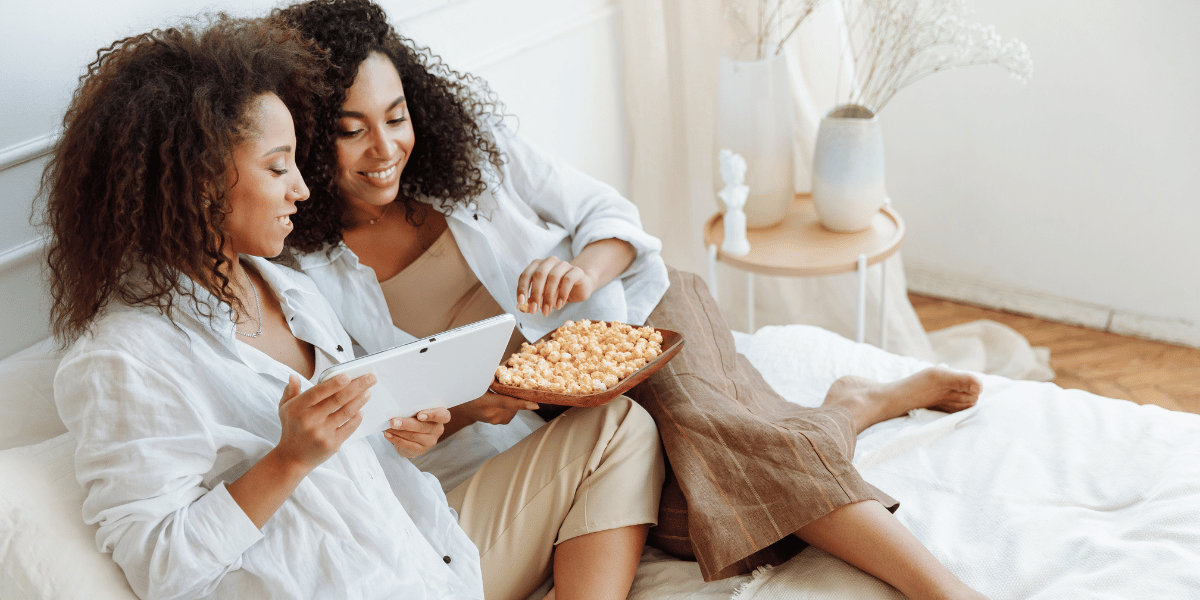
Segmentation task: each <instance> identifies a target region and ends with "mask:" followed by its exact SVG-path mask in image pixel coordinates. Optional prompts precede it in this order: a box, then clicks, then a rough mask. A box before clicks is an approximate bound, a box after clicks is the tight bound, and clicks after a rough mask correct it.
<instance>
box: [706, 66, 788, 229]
mask: <svg viewBox="0 0 1200 600" xmlns="http://www.w3.org/2000/svg"><path fill="white" fill-rule="evenodd" d="M786 60H787V58H786V56H784V55H782V54H779V55H775V56H770V57H768V58H765V59H762V60H738V59H737V58H735V57H733V56H730V55H728V54H726V55H722V56H721V59H720V64H719V69H718V73H717V107H716V108H717V116H716V132H715V134H716V139H715V140H714V141H715V142H716V147H717V148H718V149H720V148H728V149H729V150H732V151H733V152H735V153H737V154H740V155H742V157H743V158H745V159H746V167H747V169H746V180H745V183H746V185H747V186H749V187H750V195H749V197H748V198H747V199H746V206H745V207H744V208H743V209H742V210H743V211H744V212H745V213H746V226H747V227H752V228H757V227H770V226H772V225H776V224H778V223H779V222H781V221H783V216H784V215H785V214H786V213H787V210H788V208H789V207H790V206H791V205H792V202H793V201H794V200H795V191H796V188H795V185H796V184H795V175H794V169H795V165H794V162H793V161H794V160H795V159H794V158H793V150H792V143H793V142H792V89H791V85H792V83H791V79H790V78H789V75H788V69H787V62H786ZM713 158H714V166H716V161H715V158H716V157H715V156H714V157H713ZM719 172H720V170H719V169H714V173H716V176H715V177H714V183H715V189H718V190H719V189H721V187H722V186H723V185H724V183H723V182H722V181H721V177H720V174H719ZM717 203H718V205H719V206H720V209H721V211H722V212H724V211H725V205H724V203H723V202H721V201H720V199H718V200H717Z"/></svg>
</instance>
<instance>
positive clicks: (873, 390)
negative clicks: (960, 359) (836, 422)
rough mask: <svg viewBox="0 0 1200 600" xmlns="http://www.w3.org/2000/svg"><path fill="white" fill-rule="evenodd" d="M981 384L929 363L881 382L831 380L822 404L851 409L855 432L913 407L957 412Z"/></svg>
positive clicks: (967, 404)
mask: <svg viewBox="0 0 1200 600" xmlns="http://www.w3.org/2000/svg"><path fill="white" fill-rule="evenodd" d="M981 391H983V384H982V383H980V381H979V379H978V378H977V377H975V376H974V375H970V374H968V373H960V372H958V371H952V370H950V369H947V368H945V367H930V368H928V369H925V370H924V371H920V372H919V373H915V374H913V375H909V376H908V377H905V378H904V379H900V380H897V381H891V382H888V383H880V382H878V381H872V380H870V379H867V378H865V377H859V376H857V375H847V376H845V377H842V378H840V379H838V380H837V381H835V382H833V385H831V386H829V392H828V393H827V394H826V395H825V402H824V403H823V404H822V406H837V407H842V408H845V409H847V410H849V411H850V415H851V416H852V417H853V418H854V427H855V430H856V431H857V432H858V433H862V431H863V430H864V429H866V428H868V427H870V426H872V425H874V424H876V423H880V422H882V421H886V420H888V419H894V418H896V417H899V416H900V415H903V414H905V413H907V412H908V411H910V410H912V409H914V408H928V409H932V410H940V411H943V412H951V413H952V412H958V411H960V410H963V409H965V408H971V407H972V406H975V402H976V401H977V400H979V393H980V392H981Z"/></svg>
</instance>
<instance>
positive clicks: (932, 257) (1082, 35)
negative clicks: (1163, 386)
mask: <svg viewBox="0 0 1200 600" xmlns="http://www.w3.org/2000/svg"><path fill="white" fill-rule="evenodd" d="M973 6H974V7H975V8H976V9H977V14H976V15H975V17H976V18H977V19H978V20H979V21H981V22H983V23H985V24H986V23H994V24H995V25H996V29H997V31H998V32H999V33H1000V34H1001V35H1004V36H1006V37H1008V36H1015V37H1018V38H1020V39H1021V40H1022V41H1024V42H1026V43H1027V44H1028V45H1029V48H1030V50H1031V52H1032V54H1033V60H1034V70H1035V74H1034V77H1033V80H1032V82H1031V83H1030V84H1028V85H1026V86H1021V85H1019V84H1017V83H1015V82H1013V81H1012V80H1010V79H1008V78H1007V77H1006V76H1005V75H1004V74H1003V72H1002V71H1000V69H998V68H994V67H974V68H971V69H966V70H961V71H957V72H950V73H940V74H936V75H934V76H932V77H929V78H926V79H924V80H922V81H921V82H918V83H917V84H915V85H913V86H912V87H910V88H907V89H905V90H903V91H901V92H900V93H899V94H898V95H897V96H896V97H895V99H894V100H893V101H892V103H891V104H889V105H887V106H886V107H885V108H884V110H883V111H882V113H881V118H882V119H883V127H884V139H885V140H886V141H885V143H886V151H887V169H888V173H887V177H888V188H889V192H890V194H891V196H892V198H893V200H894V202H895V203H896V206H897V207H898V208H899V210H900V211H901V212H902V214H903V215H904V218H905V219H906V221H907V224H908V237H907V239H906V240H905V242H904V254H905V260H906V262H907V265H908V270H909V284H910V288H913V289H917V290H921V291H927V292H932V293H936V294H939V295H944V296H948V297H957V298H961V299H966V300H972V301H975V302H979V303H982V304H986V305H991V306H997V307H1001V308H1011V309H1017V310H1021V311H1026V312H1031V313H1034V314H1042V315H1045V316H1050V317H1053V318H1058V319H1063V320H1068V321H1074V322H1078V323H1083V324H1086V325H1090V326H1093V327H1098V328H1101V329H1103V328H1105V327H1110V328H1111V329H1112V330H1114V331H1118V332H1123V333H1132V334H1137V335H1143V336H1148V337H1155V338H1158V339H1165V340H1173V341H1176V342H1181V343H1185V344H1189V345H1194V346H1200V235H1198V233H1197V229H1198V224H1200V110H1197V108H1196V103H1197V99H1200V77H1197V75H1198V74H1200V29H1198V28H1200V25H1198V23H1200V3H1198V2H1195V1H1194V0H1147V1H1145V2H1122V1H1117V0H1060V1H1058V2H1052V3H1046V2H1039V1H1036V0H974V2H973Z"/></svg>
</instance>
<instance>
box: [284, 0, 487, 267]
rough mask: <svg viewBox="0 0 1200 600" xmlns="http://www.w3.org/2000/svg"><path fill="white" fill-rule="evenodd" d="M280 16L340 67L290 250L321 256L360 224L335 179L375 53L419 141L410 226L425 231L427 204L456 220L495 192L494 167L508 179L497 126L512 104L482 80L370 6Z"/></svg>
mask: <svg viewBox="0 0 1200 600" xmlns="http://www.w3.org/2000/svg"><path fill="white" fill-rule="evenodd" d="M271 18H272V19H273V20H278V21H281V22H283V23H285V24H286V25H288V26H291V27H296V28H297V29H299V30H301V31H302V32H304V34H305V35H307V36H309V37H310V38H311V39H313V40H314V41H315V42H316V44H317V46H319V47H320V48H321V49H322V50H324V51H325V52H326V53H327V55H328V57H329V60H330V62H331V63H332V65H333V66H332V67H331V68H330V69H329V71H328V72H327V73H326V82H327V83H329V84H330V85H331V86H332V88H333V93H332V94H330V95H329V96H327V97H326V98H325V99H324V102H323V103H322V104H321V106H320V107H319V109H318V115H317V124H316V129H315V130H314V131H313V132H312V138H313V149H312V152H310V153H309V156H308V159H307V161H306V162H305V163H303V164H301V165H300V170H301V172H302V173H304V178H305V181H306V182H307V183H308V187H309V190H310V192H311V194H312V195H311V196H310V198H309V200H308V201H307V202H305V203H303V204H302V205H300V206H299V207H298V210H299V212H298V213H297V214H295V215H293V216H292V222H293V223H295V225H296V228H295V230H293V231H292V234H291V235H290V236H288V238H287V242H286V243H287V244H288V245H289V246H290V247H292V248H295V249H297V250H300V251H303V252H313V251H316V250H318V249H321V248H322V247H323V246H325V245H326V244H335V243H337V242H339V241H341V239H342V230H343V229H345V228H347V227H348V226H349V225H350V223H349V221H347V220H346V200H345V198H343V196H342V194H341V192H340V190H339V189H338V187H337V183H336V181H335V180H334V174H335V172H336V167H337V160H338V158H337V146H336V141H337V122H338V114H339V113H340V112H341V109H342V103H343V102H345V100H346V90H347V88H349V87H350V86H351V85H352V84H353V83H354V78H355V76H356V75H357V74H358V69H359V66H360V65H362V63H363V61H365V60H366V59H367V56H368V55H370V54H371V53H373V52H379V53H381V54H383V55H385V56H387V57H388V58H389V59H390V60H391V62H392V64H393V65H395V67H396V71H397V72H398V73H399V74H400V82H401V84H402V85H403V86H404V97H405V99H406V100H407V101H408V110H409V112H410V114H411V115H412V127H413V133H414V135H415V136H416V139H417V141H418V147H417V149H416V150H415V151H414V152H413V153H412V155H411V156H410V157H409V159H408V163H407V164H406V165H405V167H404V173H403V174H402V175H401V178H400V192H399V195H398V196H397V198H396V201H397V202H400V203H401V205H402V206H404V210H405V216H406V218H407V219H408V220H409V222H411V223H413V224H414V225H420V223H418V222H417V220H416V214H417V213H416V209H417V207H418V203H419V202H420V201H421V199H422V198H425V199H428V200H429V201H431V202H432V203H433V205H434V207H435V208H437V209H438V210H441V211H442V212H444V213H447V214H449V213H450V212H451V211H453V209H454V207H455V206H457V205H459V204H466V203H469V202H470V201H471V200H472V199H473V198H475V197H476V196H478V195H479V194H481V193H483V192H484V191H486V190H487V188H488V183H487V178H486V172H485V168H486V167H487V165H488V163H490V164H491V165H493V166H494V167H495V168H496V170H497V172H498V170H499V168H500V167H501V165H502V164H503V162H504V156H503V154H502V152H501V151H500V149H499V147H497V145H496V140H495V138H494V137H493V136H492V134H491V132H490V131H489V129H488V125H487V124H488V120H489V118H491V117H493V116H495V117H500V116H502V112H503V106H502V105H501V104H500V102H499V101H498V100H497V99H496V96H495V94H494V93H492V92H491V90H490V89H489V88H488V87H487V84H486V83H484V82H483V81H482V80H481V79H479V78H477V77H475V76H473V75H469V74H462V73H459V72H457V71H454V70H453V69H451V68H450V67H449V66H447V65H446V64H445V63H444V62H442V59H441V58H440V57H438V56H437V55H435V54H433V53H432V52H431V51H430V50H429V49H428V48H426V47H424V46H418V45H417V44H416V43H414V42H413V41H412V40H410V39H407V38H405V37H402V36H400V35H399V34H398V33H396V30H395V29H394V28H393V27H392V26H391V25H389V24H388V21H387V15H386V14H385V13H384V11H383V9H382V8H380V7H379V6H378V5H376V4H375V3H374V2H371V1H370V0H310V1H308V2H303V3H300V4H294V5H292V6H289V7H287V8H282V9H275V10H274V11H273V12H272V13H271Z"/></svg>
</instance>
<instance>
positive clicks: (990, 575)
mask: <svg viewBox="0 0 1200 600" xmlns="http://www.w3.org/2000/svg"><path fill="white" fill-rule="evenodd" d="M735 337H736V340H737V343H738V349H739V351H741V352H742V353H743V354H745V355H746V356H747V357H748V358H749V359H750V361H751V362H752V363H754V364H755V365H756V366H757V367H758V368H759V369H760V370H761V371H762V373H763V375H764V376H765V377H766V379H767V381H768V382H770V383H771V385H772V386H773V387H774V388H775V389H776V390H778V391H779V392H780V393H781V394H782V395H783V396H784V397H785V398H787V399H788V400H790V401H792V402H796V403H798V404H803V405H806V406H814V405H817V404H819V403H820V402H821V400H822V398H823V396H824V392H825V390H826V389H827V388H828V386H829V384H830V383H831V382H832V381H833V380H834V379H836V378H837V377H840V376H842V375H847V374H858V375H863V376H867V377H872V378H875V379H880V380H890V379H895V378H898V377H903V376H905V375H908V374H911V373H913V372H916V371H917V370H920V369H921V368H923V367H925V366H928V365H927V364H926V363H922V362H920V361H917V360H914V359H909V358H904V357H900V356H895V355H892V354H888V353H886V352H883V351H881V350H878V349H876V348H874V347H871V346H865V345H858V344H854V343H852V342H849V341H847V340H845V339H844V338H841V337H840V336H837V335H835V334H832V333H830V332H828V331H825V330H823V329H818V328H813V327H805V326H795V325H793V326H787V327H768V328H763V329H761V330H759V331H758V332H757V333H756V334H755V335H753V336H750V335H745V334H736V333H735ZM984 385H985V389H984V394H983V396H982V398H981V400H980V403H979V405H978V406H977V407H975V408H973V409H970V410H967V411H963V412H960V413H957V414H954V415H944V414H942V413H935V412H931V411H923V410H922V411H914V413H913V414H911V415H909V416H907V417H903V418H900V419H894V420H892V421H888V422H886V423H881V424H879V425H877V426H875V427H872V428H871V429H868V430H867V431H865V432H863V434H862V435H861V436H860V437H859V442H858V448H857V450H856V452H855V458H854V463H855V465H856V466H857V467H858V468H859V470H860V472H862V474H863V476H864V477H865V478H866V479H867V480H868V481H870V482H871V483H873V484H875V485H877V486H879V487H880V488H881V489H883V490H884V491H886V492H888V493H889V494H891V495H892V496H894V497H896V498H897V499H898V500H900V503H901V506H900V510H899V512H898V513H897V516H898V518H899V519H900V520H901V522H902V523H904V525H905V526H906V527H908V528H909V530H911V531H912V532H913V533H914V534H916V536H917V537H918V538H919V539H920V540H921V541H922V542H923V543H924V544H925V545H926V546H927V547H929V548H930V550H931V551H932V552H933V553H934V554H935V555H936V556H937V557H938V559H939V560H941V561H942V562H943V564H946V565H947V566H948V567H949V568H950V569H951V571H953V572H954V573H955V574H956V575H958V576H959V577H960V578H962V579H963V580H964V581H966V582H967V583H969V584H970V585H972V586H973V587H975V588H976V589H978V590H980V591H981V592H983V593H984V594H986V595H988V596H989V597H991V598H993V599H995V600H1005V599H1014V600H1015V599H1018V598H1022V599H1024V598H1047V599H1049V598H1056V599H1057V598H1100V597H1103V598H1200V416H1198V415H1192V414H1186V413H1178V412H1171V411H1166V410H1163V409H1161V408H1158V407H1153V406H1138V405H1136V404H1133V403H1130V402H1125V401H1120V400H1112V399H1107V398H1101V397H1098V396H1094V395H1092V394H1088V393H1085V392H1080V391H1075V390H1063V389H1061V388H1058V387H1057V386H1054V385H1052V384H1047V383H1034V382H1019V381H1011V380H1008V379H1004V378H1001V377H984ZM633 592H634V593H633V594H632V595H631V598H637V599H649V598H658V599H671V600H676V599H677V600H685V599H686V600H716V599H718V598H722V599H725V598H730V597H732V596H735V595H736V597H737V598H738V600H774V599H776V598H790V599H800V598H812V599H830V598H863V599H873V598H879V599H892V598H901V597H902V596H901V595H900V594H899V593H898V592H896V591H895V590H894V589H892V588H890V587H889V586H886V585H884V584H882V583H881V582H879V581H878V580H876V579H874V578H872V577H870V576H869V575H865V574H863V573H862V572H860V571H858V570H856V569H854V568H852V567H850V566H848V565H846V564H845V563H843V562H841V561H840V560H838V559H835V558H833V557H830V556H829V555H827V554H824V553H822V552H820V551H817V550H815V549H812V548H810V549H808V550H806V551H805V552H803V553H801V554H800V555H799V556H797V557H796V558H794V559H792V560H791V561H788V562H787V563H785V564H783V565H780V566H777V567H775V568H773V569H763V570H761V571H760V572H759V573H756V574H755V575H754V576H753V577H751V576H744V577H735V578H731V579H728V580H724V581H720V582H714V583H710V584H704V583H703V582H702V580H701V579H700V576H699V571H698V569H697V568H696V567H695V565H694V564H692V563H688V562H683V561H676V560H674V559H670V558H667V557H665V556H663V555H661V553H657V552H655V551H653V550H648V551H647V553H646V555H645V557H644V560H643V563H642V565H641V567H640V569H639V572H638V578H637V581H635V584H634V590H633Z"/></svg>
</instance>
